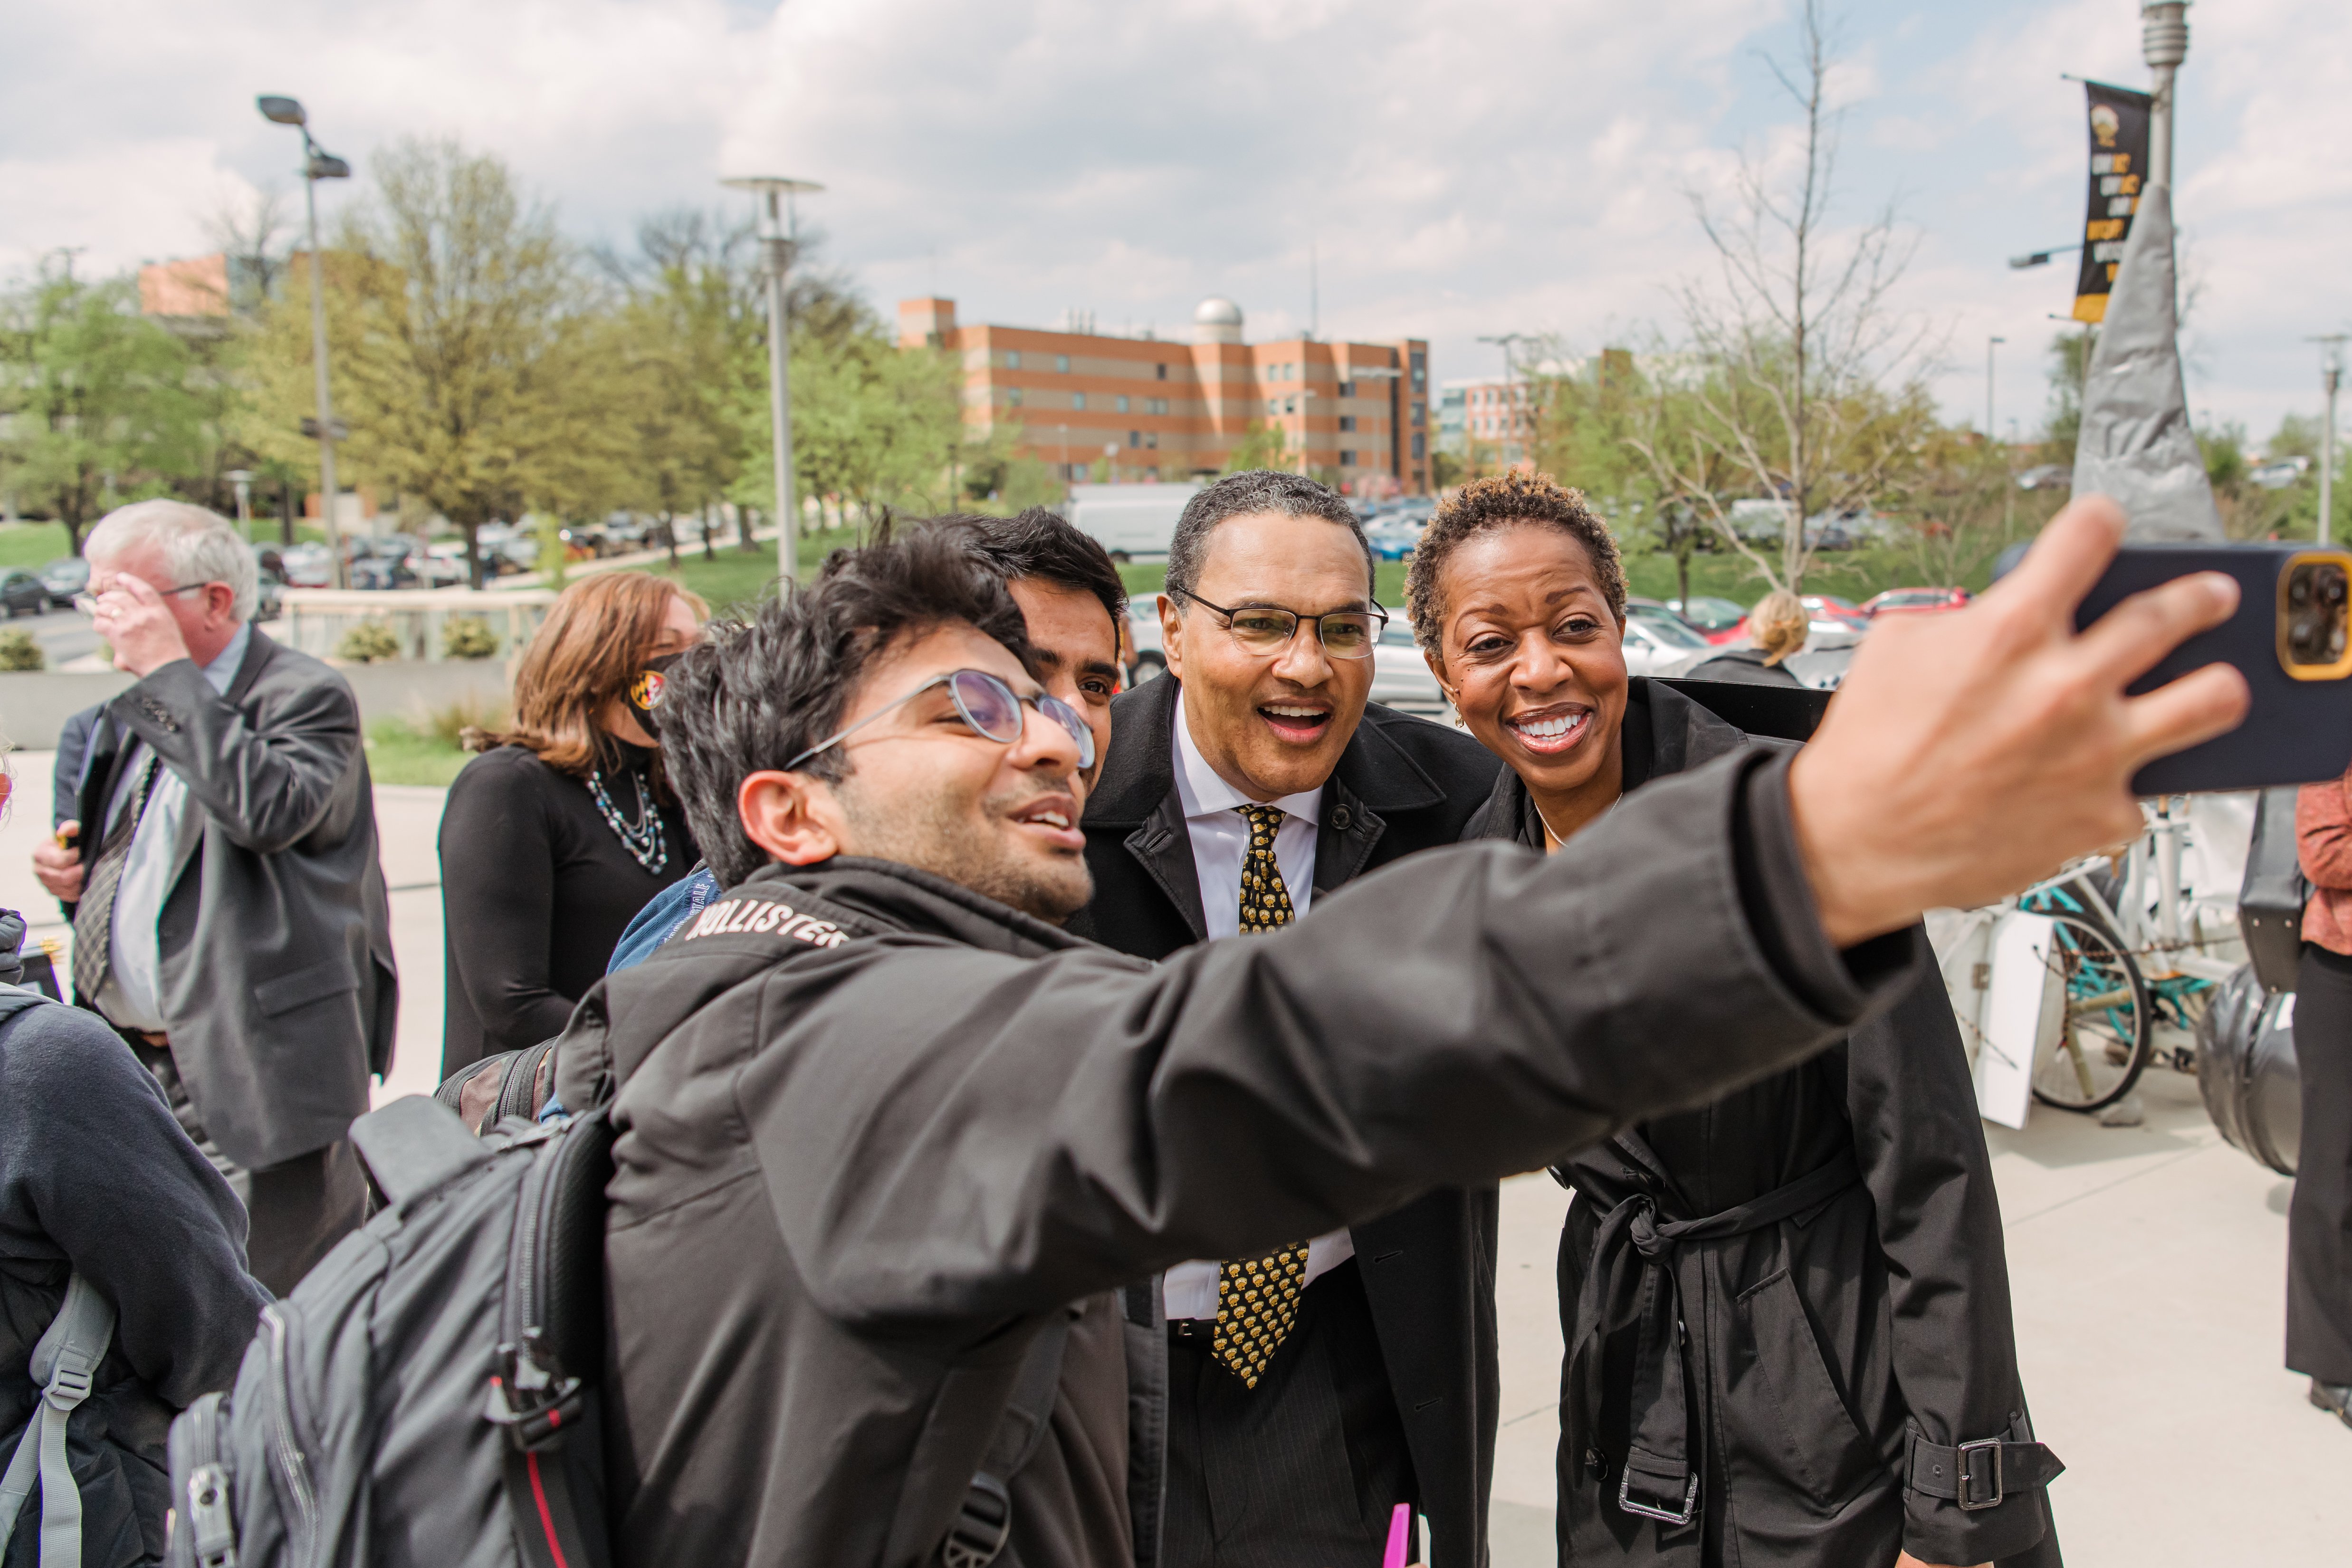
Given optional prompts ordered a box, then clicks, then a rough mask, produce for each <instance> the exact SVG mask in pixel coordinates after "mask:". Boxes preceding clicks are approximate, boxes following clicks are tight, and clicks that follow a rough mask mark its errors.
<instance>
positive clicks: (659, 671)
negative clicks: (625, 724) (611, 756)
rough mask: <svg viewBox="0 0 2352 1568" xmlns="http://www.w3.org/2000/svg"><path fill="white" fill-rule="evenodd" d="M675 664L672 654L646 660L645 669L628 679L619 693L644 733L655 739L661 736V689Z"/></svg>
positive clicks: (675, 660) (675, 658) (675, 657)
mask: <svg viewBox="0 0 2352 1568" xmlns="http://www.w3.org/2000/svg"><path fill="white" fill-rule="evenodd" d="M676 663H677V655H676V654H674V653H666V654H661V655H659V656H657V657H656V658H649V659H647V660H646V663H645V668H642V669H640V670H638V671H637V672H636V674H635V675H633V676H631V677H629V684H628V686H627V688H626V689H624V690H623V691H622V693H621V696H622V698H623V699H624V700H625V701H626V702H627V703H628V705H629V711H630V712H632V713H634V714H635V715H636V720H637V722H638V723H640V724H642V725H644V726H645V730H646V734H648V735H652V736H654V737H656V739H658V738H659V737H660V735H661V703H662V689H663V687H664V685H665V683H666V675H667V670H668V669H669V667H670V666H671V665H673V664H676Z"/></svg>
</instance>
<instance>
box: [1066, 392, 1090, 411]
mask: <svg viewBox="0 0 2352 1568" xmlns="http://www.w3.org/2000/svg"><path fill="white" fill-rule="evenodd" d="M1086 405H1087V395H1086V394H1085V393H1083V392H1074V393H1072V394H1070V406H1071V407H1072V408H1076V409H1081V410H1083V409H1084V408H1085V407H1086Z"/></svg>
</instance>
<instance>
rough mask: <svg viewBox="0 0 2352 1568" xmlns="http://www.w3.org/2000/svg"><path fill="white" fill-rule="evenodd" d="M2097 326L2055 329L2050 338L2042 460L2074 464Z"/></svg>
mask: <svg viewBox="0 0 2352 1568" xmlns="http://www.w3.org/2000/svg"><path fill="white" fill-rule="evenodd" d="M2097 341H2098V335H2097V331H2096V330H2095V329H2094V328H2092V327H2090V326H2088V325H2085V326H2084V327H2082V328H2080V329H2079V330H2074V331H2061V332H2054V333H2053V334H2052V335H2051V338H2050V348H2049V351H2048V361H2049V364H2048V372H2047V374H2048V375H2049V379H2050V403H2049V406H2048V411H2047V412H2046V413H2044V414H2043V416H2042V450H2041V452H2040V454H2039V456H2040V458H2041V459H2042V461H2043V462H2045V463H2056V464H2058V465H2059V466H2060V467H2062V468H2073V467H2074V442H2075V438H2076V437H2079V436H2080V435H2081V434H2082V430H2083V383H2084V377H2085V376H2086V375H2087V374H2089V370H2090V364H2091V349H2092V347H2093V345H2094V344H2095V343H2096V342H2097Z"/></svg>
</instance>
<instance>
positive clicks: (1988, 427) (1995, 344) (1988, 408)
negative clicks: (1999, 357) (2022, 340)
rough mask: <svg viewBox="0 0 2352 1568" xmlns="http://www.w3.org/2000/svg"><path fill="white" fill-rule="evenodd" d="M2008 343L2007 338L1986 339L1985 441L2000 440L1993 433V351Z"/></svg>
mask: <svg viewBox="0 0 2352 1568" xmlns="http://www.w3.org/2000/svg"><path fill="white" fill-rule="evenodd" d="M2005 342H2009V340H2008V339H2007V338H1993V337H1989V338H1987V339H1985V439H1986V440H1988V441H1991V440H1995V439H1998V437H1995V436H1994V435H1993V433H1992V432H1993V423H1992V351H1993V350H1995V349H1997V348H1999V347H2000V345H2001V344H2003V343H2005Z"/></svg>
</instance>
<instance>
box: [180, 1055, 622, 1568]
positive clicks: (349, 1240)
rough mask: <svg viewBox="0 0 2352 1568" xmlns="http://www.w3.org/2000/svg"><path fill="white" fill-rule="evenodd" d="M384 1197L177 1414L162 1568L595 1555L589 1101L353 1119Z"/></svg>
mask: <svg viewBox="0 0 2352 1568" xmlns="http://www.w3.org/2000/svg"><path fill="white" fill-rule="evenodd" d="M351 1135H352V1143H353V1144H354V1145H355V1146H356V1147H357V1149H358V1151H359V1153H360V1156H361V1158H362V1160H363V1161H364V1162H365V1163H366V1165H367V1168H368V1173H369V1175H370V1177H371V1178H372V1179H373V1182H374V1184H375V1186H376V1189H377V1191H378V1192H379V1193H380V1194H382V1195H383V1199H384V1200H385V1203H386V1205H387V1206H386V1207H384V1208H383V1210H382V1211H381V1212H379V1213H378V1214H376V1215H374V1216H373V1218H371V1219H370V1220H369V1221H368V1223H367V1224H366V1226H363V1227H362V1229H361V1230H359V1231H358V1232H357V1233H356V1234H354V1235H352V1236H350V1237H345V1238H344V1239H343V1240H342V1242H341V1243H340V1244H339V1245H338V1246H337V1247H335V1249H334V1250H333V1251H332V1252H331V1253H330V1254H328V1256H327V1257H326V1258H324V1259H323V1260H322V1261H321V1262H320V1264H319V1266H318V1267H317V1268H314V1269H313V1270H311V1272H310V1276H309V1277H308V1278H306V1279H304V1280H303V1281H302V1282H301V1284H300V1285H299V1286H297V1287H296V1288H295V1290H294V1293H293V1294H292V1295H291V1296H289V1297H287V1298H286V1299H285V1300H279V1301H274V1302H272V1303H271V1304H270V1305H269V1306H268V1308H266V1309H264V1310H263V1312H262V1320H261V1328H260V1331H258V1333H257V1334H256V1336H255V1339H254V1342H253V1344H252V1346H251V1347H250V1348H249V1349H248V1350H247V1352H246V1355H245V1362H244V1364H243V1365H242V1366H241V1367H240V1368H239V1370H238V1372H237V1378H236V1387H235V1388H234V1389H232V1390H231V1391H230V1392H229V1393H228V1394H207V1395H205V1397H204V1398H202V1399H200V1400H198V1401H197V1402H196V1403H195V1404H194V1405H191V1406H189V1408H188V1409H187V1410H186V1411H185V1412H184V1413H183V1414H182V1415H180V1417H179V1418H178V1419H177V1420H175V1421H174V1422H173V1424H172V1440H171V1466H172V1490H173V1501H174V1504H175V1518H174V1521H173V1528H172V1540H171V1547H170V1552H169V1558H168V1561H169V1562H170V1563H172V1564H173V1568H278V1565H279V1564H297V1563H299V1564H302V1565H304V1568H311V1565H314V1564H315V1565H319V1568H327V1565H341V1568H360V1565H361V1564H366V1565H368V1568H606V1564H608V1563H610V1561H611V1553H610V1551H609V1550H608V1548H607V1544H606V1540H605V1529H604V1501H603V1495H604V1484H603V1453H602V1448H601V1445H600V1440H599V1433H598V1406H597V1398H596V1388H595V1381H594V1379H595V1373H597V1372H598V1371H599V1370H600V1369H601V1367H602V1366H603V1363H604V1285H603V1274H604V1209H605V1199H604V1184H605V1183H606V1181H607V1180H608V1179H609V1177H610V1176H611V1173H612V1134H611V1131H610V1129H609V1127H608V1126H607V1124H606V1121H605V1116H604V1111H603V1110H592V1111H590V1112H589V1113H587V1114H585V1115H583V1116H579V1117H575V1118H572V1120H570V1121H565V1122H563V1123H562V1124H560V1125H555V1126H546V1127H542V1126H539V1125H536V1124H534V1123H531V1122H528V1121H520V1120H509V1121H501V1122H499V1124H498V1125H497V1126H495V1127H493V1128H492V1129H491V1130H490V1131H488V1133H487V1134H486V1135H484V1136H482V1137H479V1138H477V1137H475V1136H474V1135H473V1134H472V1133H471V1132H469V1131H467V1128H466V1126H465V1124H464V1123H463V1122H462V1121H459V1120H458V1118H457V1114H456V1113H455V1112H454V1111H451V1110H448V1109H447V1108H446V1107H445V1106H441V1105H438V1104H436V1103H435V1102H434V1101H433V1100H426V1099H424V1098H422V1097H418V1096H411V1097H409V1098H407V1099H404V1100H394V1102H393V1103H392V1104H390V1105H387V1106H385V1107H384V1108H383V1110H377V1111H374V1112H373V1113H371V1114H370V1115H367V1116H363V1117H362V1118H360V1119H359V1120H358V1121H354V1122H353V1123H352V1134H351Z"/></svg>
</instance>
